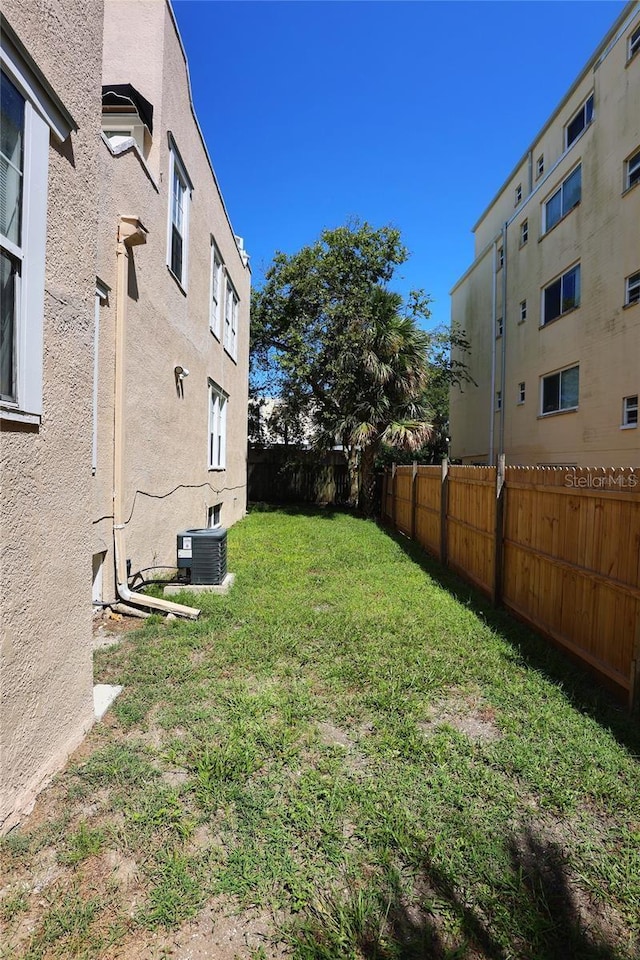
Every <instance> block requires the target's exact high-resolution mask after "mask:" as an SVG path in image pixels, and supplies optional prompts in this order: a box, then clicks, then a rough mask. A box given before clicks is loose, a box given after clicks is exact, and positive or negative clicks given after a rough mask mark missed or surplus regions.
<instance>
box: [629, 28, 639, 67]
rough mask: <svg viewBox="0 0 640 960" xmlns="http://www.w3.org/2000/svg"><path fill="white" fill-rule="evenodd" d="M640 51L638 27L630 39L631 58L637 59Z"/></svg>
mask: <svg viewBox="0 0 640 960" xmlns="http://www.w3.org/2000/svg"><path fill="white" fill-rule="evenodd" d="M638 50H640V27H636V29H635V30H634V31H633V33H632V34H631V36H630V37H629V57H628V59H629V60H631V57H635V55H636V53H637V52H638Z"/></svg>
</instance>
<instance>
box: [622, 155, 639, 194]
mask: <svg viewBox="0 0 640 960" xmlns="http://www.w3.org/2000/svg"><path fill="white" fill-rule="evenodd" d="M639 182H640V150H637V151H636V152H635V153H634V154H633V156H632V157H629V159H628V160H627V161H626V162H625V177H624V188H625V190H630V189H631V187H634V186H635V185H636V183H639Z"/></svg>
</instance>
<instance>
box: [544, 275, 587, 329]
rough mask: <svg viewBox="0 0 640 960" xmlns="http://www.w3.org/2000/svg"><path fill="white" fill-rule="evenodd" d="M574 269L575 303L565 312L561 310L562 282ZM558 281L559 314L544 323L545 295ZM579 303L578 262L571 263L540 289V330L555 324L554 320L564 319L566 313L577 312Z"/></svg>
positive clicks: (580, 299)
mask: <svg viewBox="0 0 640 960" xmlns="http://www.w3.org/2000/svg"><path fill="white" fill-rule="evenodd" d="M576 268H577V270H578V298H577V302H576V303H574V304H573V306H571V307H569V308H568V309H567V310H563V309H562V281H563V280H564V278H565V277H566V276H568V275H569V274H570V273H571V272H572V271H573V270H575V269H576ZM558 280H559V281H560V313H559V314H558V315H557V316H555V317H552V318H551V319H550V320H547V321H546V323H545V319H544V316H545V303H546V293H547V290H549V288H550V287H552V286H553V285H554V283H557V282H558ZM581 303H582V267H581V264H580V261H579V260H578V262H577V263H572V264H571V266H570V267H567V269H566V270H563V271H562V273H559V274H558V275H557V276H556V277H554V278H553V280H549V282H548V283H545V285H544V287H543V288H542V297H541V299H540V327H541V328H542V327H550V326H551V324H552V323H555V322H556V320H560V319H561V317H565V316H566V315H567V314H568V313H572V312H573V311H574V310H577V309H578V308H579V306H580V304H581Z"/></svg>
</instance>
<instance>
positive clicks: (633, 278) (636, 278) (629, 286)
mask: <svg viewBox="0 0 640 960" xmlns="http://www.w3.org/2000/svg"><path fill="white" fill-rule="evenodd" d="M632 293H633V299H631V297H632ZM637 303H640V270H638V271H636V273H631V274H629V276H628V277H626V278H625V281H624V305H625V307H633V306H635V305H636V304H637Z"/></svg>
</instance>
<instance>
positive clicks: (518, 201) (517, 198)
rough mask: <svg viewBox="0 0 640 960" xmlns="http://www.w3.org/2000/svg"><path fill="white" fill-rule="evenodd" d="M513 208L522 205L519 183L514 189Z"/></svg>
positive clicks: (520, 185)
mask: <svg viewBox="0 0 640 960" xmlns="http://www.w3.org/2000/svg"><path fill="white" fill-rule="evenodd" d="M514 201H515V202H514V204H513V205H514V207H519V206H520V204H521V203H522V184H521V183H519V184H518V185H517V187H516V189H515V196H514Z"/></svg>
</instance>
